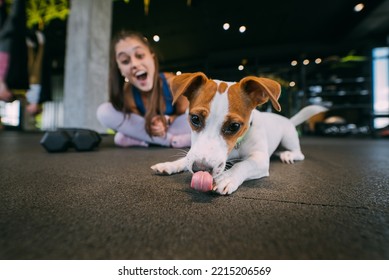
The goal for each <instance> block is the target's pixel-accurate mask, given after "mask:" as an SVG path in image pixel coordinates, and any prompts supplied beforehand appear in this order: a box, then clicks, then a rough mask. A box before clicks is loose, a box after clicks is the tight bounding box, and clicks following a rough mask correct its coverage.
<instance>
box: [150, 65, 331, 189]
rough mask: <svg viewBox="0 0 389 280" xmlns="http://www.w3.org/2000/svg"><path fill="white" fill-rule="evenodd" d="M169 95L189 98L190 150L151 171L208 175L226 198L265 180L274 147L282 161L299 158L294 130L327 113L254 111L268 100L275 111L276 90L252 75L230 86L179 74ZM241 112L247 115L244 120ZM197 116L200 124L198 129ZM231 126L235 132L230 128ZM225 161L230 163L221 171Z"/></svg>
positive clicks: (301, 157) (200, 76) (309, 109)
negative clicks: (247, 184) (245, 185)
mask: <svg viewBox="0 0 389 280" xmlns="http://www.w3.org/2000/svg"><path fill="white" fill-rule="evenodd" d="M234 85H235V86H234ZM172 91H173V95H174V99H177V98H178V97H179V96H180V95H185V96H186V97H187V98H188V99H189V102H190V108H189V121H190V123H191V125H192V146H191V148H190V150H189V152H188V153H187V155H186V156H185V157H183V158H181V159H178V160H176V161H173V162H164V163H159V164H156V165H153V166H152V167H151V168H152V169H153V170H154V171H155V172H157V173H159V174H169V175H170V174H173V173H178V172H182V171H186V170H189V171H190V172H195V171H199V170H206V171H209V172H210V173H211V174H212V177H213V178H214V188H213V190H214V191H216V192H217V193H219V194H231V193H233V192H234V191H236V190H237V189H238V187H239V186H240V185H241V184H242V183H243V182H244V181H247V180H251V179H258V178H262V177H265V176H269V163H270V156H271V155H272V154H273V153H274V152H275V151H276V149H277V148H278V147H279V145H281V146H282V147H283V148H285V151H282V152H280V153H278V155H279V157H280V159H281V161H282V162H284V163H293V162H294V161H298V160H304V155H303V154H302V152H301V149H300V143H299V139H298V135H297V131H296V128H295V126H296V125H298V124H300V123H302V122H303V121H305V120H307V119H308V118H310V117H311V116H313V115H315V114H317V113H320V112H323V111H325V110H326V109H325V108H324V107H321V106H308V107H306V108H304V109H303V110H301V111H300V112H299V113H298V114H296V115H295V116H294V117H293V118H291V119H290V120H289V119H287V118H285V117H283V116H280V115H278V114H273V113H267V112H259V111H258V110H256V109H255V107H256V106H257V105H259V104H262V103H264V102H266V101H268V100H269V99H270V100H271V102H272V104H273V106H274V107H275V108H276V109H278V110H280V106H279V104H278V102H277V99H278V97H279V95H280V91H281V88H280V86H279V84H278V83H276V82H274V81H271V80H269V79H264V78H257V77H247V78H244V79H242V80H241V81H240V82H238V83H230V82H223V81H218V80H208V78H207V77H206V76H205V75H204V74H202V73H193V74H183V75H180V76H177V79H175V80H173V84H172ZM220 91H223V92H220ZM233 95H234V96H233ZM237 98H238V99H239V102H237V101H236V103H238V104H234V106H235V108H233V107H234V106H232V104H231V101H234V100H237ZM208 100H209V101H208ZM241 100H243V101H244V102H240V101H241ZM208 103H209V104H208ZM242 107H243V108H242ZM245 112H248V113H247V116H243V115H246V113H245ZM250 112H251V113H250ZM193 116H195V117H194V119H192V118H193ZM242 116H243V117H242ZM241 117H242V118H241ZM199 118H200V119H201V125H200V126H197V120H198V119H199ZM236 124H238V125H237V126H239V129H238V131H235V130H234V127H235V126H236ZM231 129H232V133H231ZM238 136H239V137H238ZM227 162H233V163H234V164H233V166H232V167H231V168H229V169H227V170H225V169H226V164H227Z"/></svg>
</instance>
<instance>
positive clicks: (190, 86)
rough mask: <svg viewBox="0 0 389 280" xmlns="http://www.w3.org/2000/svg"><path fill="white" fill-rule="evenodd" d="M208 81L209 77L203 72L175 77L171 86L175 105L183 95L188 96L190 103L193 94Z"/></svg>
mask: <svg viewBox="0 0 389 280" xmlns="http://www.w3.org/2000/svg"><path fill="white" fill-rule="evenodd" d="M207 81H208V78H207V76H205V74H204V73H202V72H196V73H185V74H181V75H178V76H175V77H174V78H173V79H172V82H171V85H170V88H171V90H172V94H173V104H174V103H175V102H176V101H177V99H178V97H180V96H181V95H184V96H186V98H188V100H189V101H190V100H191V99H192V96H193V94H194V93H195V92H196V91H197V90H198V89H199V88H200V87H201V86H202V85H204V84H205V83H206V82H207Z"/></svg>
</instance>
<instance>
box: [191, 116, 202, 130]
mask: <svg viewBox="0 0 389 280" xmlns="http://www.w3.org/2000/svg"><path fill="white" fill-rule="evenodd" d="M190 122H191V123H192V125H193V126H194V127H197V128H200V127H201V126H202V122H201V119H200V117H199V116H198V115H191V116H190Z"/></svg>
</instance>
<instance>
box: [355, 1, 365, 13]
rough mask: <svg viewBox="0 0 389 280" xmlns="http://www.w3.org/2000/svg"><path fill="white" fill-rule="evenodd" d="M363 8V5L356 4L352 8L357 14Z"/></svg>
mask: <svg viewBox="0 0 389 280" xmlns="http://www.w3.org/2000/svg"><path fill="white" fill-rule="evenodd" d="M363 8H365V5H364V4H363V3H359V4H356V5H355V6H354V12H356V13H359V12H360V11H362V10H363Z"/></svg>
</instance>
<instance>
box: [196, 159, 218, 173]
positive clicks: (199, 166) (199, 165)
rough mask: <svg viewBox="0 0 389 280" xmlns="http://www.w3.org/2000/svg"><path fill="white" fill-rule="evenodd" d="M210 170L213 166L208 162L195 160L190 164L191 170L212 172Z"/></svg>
mask: <svg viewBox="0 0 389 280" xmlns="http://www.w3.org/2000/svg"><path fill="white" fill-rule="evenodd" d="M212 170H213V168H212V167H211V166H210V165H209V164H207V163H206V162H204V161H195V162H193V165H192V171H193V172H197V171H207V172H209V173H211V174H212Z"/></svg>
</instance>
